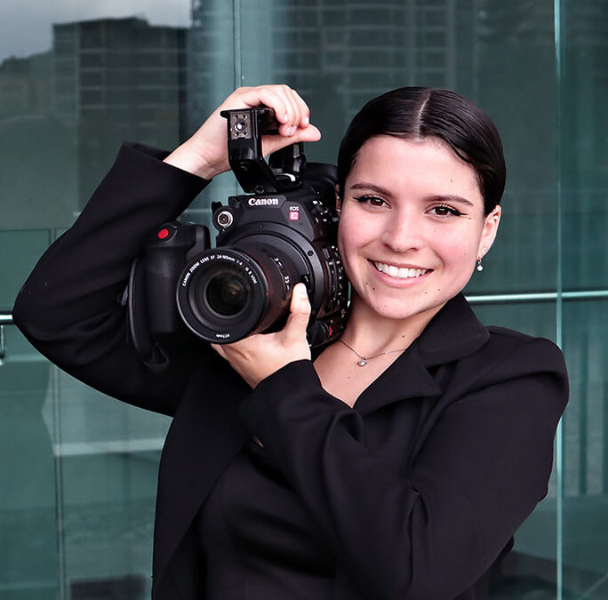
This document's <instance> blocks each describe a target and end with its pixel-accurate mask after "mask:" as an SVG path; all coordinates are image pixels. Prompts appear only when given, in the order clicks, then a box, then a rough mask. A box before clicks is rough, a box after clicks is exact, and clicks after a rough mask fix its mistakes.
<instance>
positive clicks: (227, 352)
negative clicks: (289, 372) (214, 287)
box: [211, 283, 311, 388]
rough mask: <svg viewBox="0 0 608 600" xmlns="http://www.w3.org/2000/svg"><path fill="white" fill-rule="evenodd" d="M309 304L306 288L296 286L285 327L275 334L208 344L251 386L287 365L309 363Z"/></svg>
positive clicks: (300, 285) (300, 284) (253, 386)
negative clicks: (229, 342) (307, 336)
mask: <svg viewBox="0 0 608 600" xmlns="http://www.w3.org/2000/svg"><path fill="white" fill-rule="evenodd" d="M309 318H310V302H309V301H308V294H307V293H306V286H305V285H304V284H303V283H298V284H297V285H296V286H295V287H294V289H293V292H292V296H291V305H290V314H289V317H288V319H287V323H286V324H285V327H283V329H281V330H280V331H277V332H276V333H257V334H255V335H251V336H249V337H247V338H244V339H242V340H239V341H238V342H234V343H232V344H211V347H212V348H213V349H214V350H215V351H216V352H217V353H218V354H219V355H220V356H221V357H222V358H225V359H226V360H227V361H228V362H229V363H230V365H231V366H232V368H233V369H234V370H235V371H236V372H237V373H238V374H239V375H240V376H241V377H242V378H243V379H244V380H245V381H246V382H247V383H248V384H249V385H250V386H251V387H252V388H255V387H256V386H257V385H258V383H260V381H262V380H263V379H266V377H268V376H269V375H272V374H273V373H275V372H276V371H278V370H279V369H281V368H283V367H284V366H286V365H287V364H289V363H290V362H294V361H297V360H310V358H311V354H310V347H309V345H308V341H307V339H306V328H307V326H308V320H309Z"/></svg>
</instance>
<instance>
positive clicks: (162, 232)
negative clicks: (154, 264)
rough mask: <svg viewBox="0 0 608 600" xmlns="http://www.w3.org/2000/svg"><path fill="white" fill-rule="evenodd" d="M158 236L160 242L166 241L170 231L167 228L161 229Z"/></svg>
mask: <svg viewBox="0 0 608 600" xmlns="http://www.w3.org/2000/svg"><path fill="white" fill-rule="evenodd" d="M156 235H157V236H158V239H159V240H164V239H166V238H168V237H169V230H168V229H167V228H166V227H165V229H161V230H160V231H159V232H158V233H157V234H156Z"/></svg>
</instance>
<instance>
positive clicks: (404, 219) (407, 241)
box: [381, 214, 422, 252]
mask: <svg viewBox="0 0 608 600" xmlns="http://www.w3.org/2000/svg"><path fill="white" fill-rule="evenodd" d="M381 241H382V243H383V244H385V245H386V246H388V247H389V248H390V249H391V250H392V251H393V252H407V251H408V250H417V249H419V248H420V246H421V244H422V224H421V223H418V222H417V221H416V219H415V218H414V216H413V215H404V214H399V215H394V216H393V218H391V219H389V220H388V222H387V224H386V228H385V229H384V231H383V233H382V236H381Z"/></svg>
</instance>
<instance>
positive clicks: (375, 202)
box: [355, 196, 388, 207]
mask: <svg viewBox="0 0 608 600" xmlns="http://www.w3.org/2000/svg"><path fill="white" fill-rule="evenodd" d="M355 200H356V201H357V202H360V203H361V204H369V205H370V206H374V207H381V206H388V204H387V203H386V201H385V200H383V199H382V198H379V197H378V196H358V197H356V198H355Z"/></svg>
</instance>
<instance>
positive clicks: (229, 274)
mask: <svg viewBox="0 0 608 600" xmlns="http://www.w3.org/2000/svg"><path fill="white" fill-rule="evenodd" d="M266 238H268V236H266ZM268 241H270V242H274V243H263V242H261V241H260V242H257V243H255V244H245V243H243V244H242V248H243V249H242V250H237V249H236V248H234V247H230V248H229V247H223V248H217V249H215V250H208V251H206V252H204V253H203V254H201V255H199V257H198V258H197V259H195V260H194V261H193V262H191V263H190V264H189V265H188V266H187V267H186V268H185V270H184V271H183V272H182V275H181V281H180V283H179V285H178V288H177V307H178V309H179V313H180V315H181V317H182V319H183V321H184V323H185V324H186V326H187V327H188V328H189V329H190V330H191V331H192V332H194V333H195V334H196V335H198V336H199V337H201V338H202V339H204V340H207V341H210V342H218V343H227V342H235V341H237V340H239V339H242V338H243V337H245V336H247V335H250V334H252V333H256V332H259V331H265V330H267V329H268V328H269V327H271V326H272V325H274V324H280V323H281V322H283V320H284V319H285V318H286V317H287V315H288V314H289V300H290V298H291V294H290V292H291V286H292V285H293V283H294V282H297V281H299V276H298V271H297V269H296V267H295V265H294V261H293V260H291V259H290V255H291V257H293V258H295V257H294V256H293V255H294V249H293V246H291V245H290V244H289V243H288V242H286V241H281V240H278V239H274V238H268ZM282 250H283V251H282Z"/></svg>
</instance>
